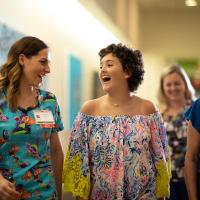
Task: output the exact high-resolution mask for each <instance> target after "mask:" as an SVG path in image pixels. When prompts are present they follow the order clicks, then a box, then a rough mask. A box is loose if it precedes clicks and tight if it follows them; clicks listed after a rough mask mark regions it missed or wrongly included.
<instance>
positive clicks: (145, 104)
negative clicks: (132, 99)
mask: <svg viewBox="0 0 200 200" xmlns="http://www.w3.org/2000/svg"><path fill="white" fill-rule="evenodd" d="M137 98H138V101H139V105H140V107H141V112H142V113H143V114H144V115H149V114H153V113H155V112H157V111H158V109H157V108H156V106H155V105H154V103H153V102H151V101H149V100H147V99H143V98H140V97H137Z"/></svg>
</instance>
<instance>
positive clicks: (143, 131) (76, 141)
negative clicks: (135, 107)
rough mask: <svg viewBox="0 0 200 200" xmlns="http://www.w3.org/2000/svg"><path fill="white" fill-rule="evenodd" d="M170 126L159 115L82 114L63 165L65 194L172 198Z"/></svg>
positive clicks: (102, 199) (99, 198)
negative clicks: (169, 148)
mask: <svg viewBox="0 0 200 200" xmlns="http://www.w3.org/2000/svg"><path fill="white" fill-rule="evenodd" d="M166 141H167V140H166V135H165V128H164V125H163V123H162V121H161V117H160V114H159V113H154V114H151V115H148V116H142V115H136V116H132V117H131V116H125V115H121V116H115V117H111V116H97V117H94V116H89V115H85V114H83V113H79V114H78V116H77V118H76V120H75V122H74V125H73V128H72V131H71V139H70V144H69V147H68V152H67V155H66V159H65V163H64V174H63V181H64V190H65V191H66V192H72V194H73V195H74V196H80V197H82V198H84V199H90V200H122V199H124V200H138V199H140V200H155V199H157V198H158V197H163V196H168V195H169V179H170V173H169V168H168V167H169V166H168V161H169V159H168V153H167V143H166Z"/></svg>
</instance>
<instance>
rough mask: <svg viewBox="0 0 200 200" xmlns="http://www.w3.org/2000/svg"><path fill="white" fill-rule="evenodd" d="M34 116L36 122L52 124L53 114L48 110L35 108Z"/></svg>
mask: <svg viewBox="0 0 200 200" xmlns="http://www.w3.org/2000/svg"><path fill="white" fill-rule="evenodd" d="M34 117H35V122H36V124H41V125H54V124H55V122H54V118H53V114H52V112H51V111H50V110H35V111H34Z"/></svg>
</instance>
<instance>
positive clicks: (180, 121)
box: [162, 107, 188, 181]
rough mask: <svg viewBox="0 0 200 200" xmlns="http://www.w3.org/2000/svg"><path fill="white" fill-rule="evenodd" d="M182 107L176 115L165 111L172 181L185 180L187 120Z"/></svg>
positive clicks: (164, 117)
mask: <svg viewBox="0 0 200 200" xmlns="http://www.w3.org/2000/svg"><path fill="white" fill-rule="evenodd" d="M187 108H188V107H186V108H184V109H182V111H181V112H179V113H178V114H177V115H176V116H170V115H168V114H167V113H166V112H164V113H163V114H162V115H163V119H164V124H165V128H166V132H167V137H168V143H169V147H170V156H171V170H172V171H171V172H172V181H178V180H183V177H184V174H183V167H184V160H185V153H186V139H187V120H186V119H185V117H184V114H185V110H186V109H187Z"/></svg>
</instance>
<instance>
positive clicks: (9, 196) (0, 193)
mask: <svg viewBox="0 0 200 200" xmlns="http://www.w3.org/2000/svg"><path fill="white" fill-rule="evenodd" d="M17 199H20V193H19V192H17V191H16V190H15V186H14V184H13V183H11V182H9V181H8V180H7V179H5V178H4V177H3V176H2V175H1V174H0V200H17Z"/></svg>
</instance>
